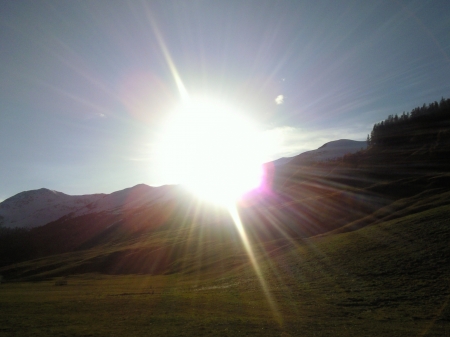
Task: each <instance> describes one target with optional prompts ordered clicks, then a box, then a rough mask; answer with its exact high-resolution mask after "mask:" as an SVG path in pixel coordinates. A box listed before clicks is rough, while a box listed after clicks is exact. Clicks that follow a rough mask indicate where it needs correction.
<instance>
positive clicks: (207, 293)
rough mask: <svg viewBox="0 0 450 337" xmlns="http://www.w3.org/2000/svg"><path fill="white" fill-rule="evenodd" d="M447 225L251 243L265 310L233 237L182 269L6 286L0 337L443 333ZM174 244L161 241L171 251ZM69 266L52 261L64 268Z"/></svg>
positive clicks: (184, 257)
mask: <svg viewBox="0 0 450 337" xmlns="http://www.w3.org/2000/svg"><path fill="white" fill-rule="evenodd" d="M449 218H450V206H440V207H436V208H433V209H430V210H427V211H423V212H420V213H416V214H413V215H408V216H404V217H401V218H398V219H394V220H390V221H387V222H382V223H379V224H377V225H372V226H367V227H365V228H362V229H360V230H358V231H353V232H349V233H344V234H338V235H327V236H321V237H317V238H311V239H304V240H301V241H299V240H297V241H290V240H278V241H276V242H266V243H264V244H259V245H258V244H257V243H254V244H253V249H254V250H255V255H256V257H257V261H258V265H259V267H260V271H261V275H263V277H264V280H265V282H266V285H267V288H268V289H269V291H270V296H269V298H271V300H272V305H269V301H268V300H267V296H266V295H265V293H264V292H263V291H262V287H261V283H260V282H259V281H258V278H257V277H256V276H255V275H256V274H255V272H254V269H253V268H252V266H251V264H250V263H248V262H246V261H248V260H247V259H246V257H245V252H244V251H243V250H242V249H241V248H239V247H240V244H236V243H233V242H230V241H228V242H226V241H224V242H222V247H221V248H220V247H219V246H220V245H219V243H218V242H215V243H214V247H216V249H215V251H216V253H215V254H209V255H208V254H206V253H205V252H206V251H212V249H206V248H207V247H206V246H203V247H199V249H197V250H194V251H192V252H190V253H189V254H180V255H179V259H180V260H179V263H181V265H183V269H182V270H180V272H178V273H174V274H171V275H155V276H148V275H127V276H106V275H100V274H84V275H79V276H71V277H69V278H68V285H67V286H65V287H55V286H54V285H53V284H54V281H53V280H51V281H42V282H38V283H30V282H26V283H6V284H3V285H2V286H1V287H0V312H2V313H3V314H2V315H0V332H1V333H2V335H4V336H16V335H31V336H33V335H34V336H47V335H58V336H126V335H155V336H156V335H162V334H164V335H176V336H182V335H186V336H199V335H220V336H227V335H229V336H235V335H255V336H256V335H268V336H289V335H291V336H298V335H303V336H361V335H364V336H396V335H397V336H415V335H420V336H444V335H448V334H449V333H450V307H449V299H450V289H449V286H450V283H449V280H450V267H449V265H450V248H449V244H448V243H449V242H450V226H449V222H448V219H449ZM161 235H162V234H161ZM182 237H184V238H185V239H186V238H188V236H187V235H186V233H184V235H182V233H180V236H178V239H181V238H182ZM160 239H162V237H161V238H160ZM167 240H168V239H167ZM171 240H172V243H166V244H169V245H170V244H174V245H177V246H178V245H179V242H177V241H176V239H171ZM137 244H142V243H137ZM211 244H213V243H211ZM204 245H206V243H204ZM110 249H112V248H110ZM202 249H203V252H201V250H202ZM78 254H88V253H87V252H80V253H78ZM89 254H94V255H95V254H96V253H95V250H94V251H91V252H90V253H89ZM70 258H74V256H73V255H71V254H68V255H63V256H59V257H53V258H52V259H60V261H59V262H62V265H66V264H69V265H70V263H72V262H70V261H69V259H70ZM41 263H43V262H42V261H41ZM222 263H223V264H224V265H222ZM33 264H36V262H34V263H33ZM202 266H203V267H205V266H207V267H205V268H202ZM29 267H30V268H31V265H30V266H29ZM4 313H7V314H6V315H5V314H4Z"/></svg>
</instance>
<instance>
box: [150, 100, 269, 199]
mask: <svg viewBox="0 0 450 337" xmlns="http://www.w3.org/2000/svg"><path fill="white" fill-rule="evenodd" d="M244 116H245V115H244V114H243V113H241V112H239V111H238V110H237V109H236V108H232V107H230V106H228V105H226V104H225V103H224V102H222V101H219V100H212V99H208V100H205V99H199V100H189V101H188V102H185V103H184V104H182V105H181V106H180V107H179V108H178V109H176V110H175V111H174V112H173V113H172V114H170V116H169V118H168V119H167V121H166V123H165V125H164V127H163V129H162V132H161V136H160V139H159V141H158V143H157V144H158V146H157V157H158V164H159V171H160V175H162V176H164V179H165V180H168V181H171V182H173V183H180V184H183V185H185V186H186V187H187V188H188V189H189V190H191V191H192V192H193V193H195V194H196V195H197V196H198V197H200V198H201V199H203V200H206V201H208V202H212V203H215V204H218V205H222V206H230V205H231V204H234V203H235V202H236V201H237V200H238V199H239V198H240V197H241V196H242V195H243V194H244V193H246V192H248V191H250V190H252V189H255V188H257V187H258V186H259V185H260V184H261V181H262V178H263V172H262V164H263V162H264V159H265V153H264V139H263V133H262V132H261V131H260V130H258V128H257V125H256V123H254V122H252V121H251V120H250V119H248V118H245V117H244Z"/></svg>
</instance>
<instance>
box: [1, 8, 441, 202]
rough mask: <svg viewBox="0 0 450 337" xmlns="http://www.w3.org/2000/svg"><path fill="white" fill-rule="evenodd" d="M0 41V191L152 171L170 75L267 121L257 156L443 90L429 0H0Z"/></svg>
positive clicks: (370, 120) (175, 97)
mask: <svg viewBox="0 0 450 337" xmlns="http://www.w3.org/2000/svg"><path fill="white" fill-rule="evenodd" d="M0 41H1V44H0V143H1V147H0V156H1V161H2V164H1V165H0V200H2V199H5V198H7V197H10V196H12V195H14V194H16V193H18V192H21V191H24V190H30V189H36V188H41V187H47V188H50V189H55V190H58V191H62V192H64V193H67V194H88V193H96V192H102V193H110V192H112V191H115V190H119V189H123V188H126V187H130V186H133V185H136V184H139V183H146V184H149V185H160V184H163V183H165V182H164V181H161V179H160V177H158V176H157V173H156V172H155V170H154V167H155V162H154V161H155V157H154V155H153V151H154V146H155V139H156V138H157V136H158V132H159V130H160V125H161V123H162V120H163V119H164V117H165V116H166V115H167V113H168V112H169V111H170V109H171V108H172V107H173V106H174V105H176V102H178V101H179V100H180V91H179V86H177V81H176V78H177V77H176V76H174V74H177V75H178V79H179V80H180V81H182V83H183V85H184V87H185V88H186V89H187V91H188V92H189V93H194V94H200V95H208V96H217V97H220V98H221V99H224V100H227V101H229V102H231V104H232V105H233V106H238V107H239V110H240V111H245V113H246V114H248V117H249V118H251V119H253V120H255V121H257V122H258V123H259V124H260V125H262V126H263V127H264V129H265V130H267V131H268V132H273V133H275V134H279V135H281V136H282V139H283V141H282V143H281V145H280V146H279V147H278V148H277V151H275V152H274V153H273V154H272V156H273V159H276V157H281V156H290V155H295V154H297V153H300V152H303V151H305V150H309V149H314V148H317V147H319V146H320V145H322V144H323V143H325V142H327V141H331V140H335V139H339V138H350V139H355V140H364V139H365V137H366V135H367V134H368V133H369V132H370V130H371V128H372V126H373V124H374V123H375V122H378V121H380V120H382V119H384V118H386V117H387V116H388V115H389V114H395V113H401V112H403V111H409V110H411V109H412V108H414V107H415V106H418V105H422V104H423V103H429V102H432V101H434V100H439V99H440V98H441V97H442V96H444V97H450V80H449V79H450V57H449V55H450V2H449V1H445V0H444V1H426V2H425V1H405V0H396V1H339V0H338V1H335V0H334V1H332V0H330V1H320V0H319V1H282V0H280V1H263V0H257V1H200V0H198V1H195V0H192V1H169V0H164V1H37V0H36V1H3V2H1V3H0ZM174 69H175V70H176V73H174ZM280 95H282V97H283V99H282V100H281V99H280V98H281V96H280ZM277 97H279V100H278V102H276V98H277ZM277 103H282V104H277Z"/></svg>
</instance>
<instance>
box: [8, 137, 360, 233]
mask: <svg viewBox="0 0 450 337" xmlns="http://www.w3.org/2000/svg"><path fill="white" fill-rule="evenodd" d="M366 146H367V144H366V142H360V141H353V140H348V139H339V140H336V141H331V142H328V143H325V144H324V145H322V146H321V147H319V148H318V149H316V150H311V151H307V152H303V153H301V154H299V155H297V156H294V157H290V158H279V159H277V160H275V161H273V162H272V163H273V164H274V166H279V165H284V164H287V163H289V162H290V161H292V160H295V161H298V160H302V161H308V162H311V161H314V160H317V161H323V160H328V159H334V158H338V157H341V156H343V155H345V154H347V153H354V152H356V151H357V150H359V149H361V148H365V147H366ZM173 186H174V185H163V186H159V187H152V186H148V185H146V184H138V185H135V186H132V187H128V188H125V189H122V190H119V191H115V192H112V193H109V194H105V193H96V194H83V195H69V194H65V193H63V192H59V191H54V190H50V189H47V188H40V189H37V190H30V191H24V192H20V193H18V194H16V195H14V196H12V197H10V198H7V199H6V200H4V201H3V202H1V203H0V226H4V227H9V228H19V227H23V228H33V227H39V226H43V225H45V224H47V223H50V222H52V221H55V220H57V219H59V218H61V217H63V216H66V215H68V214H73V215H74V216H81V215H85V214H88V213H92V212H114V211H116V212H120V210H122V209H124V208H127V209H130V208H137V207H140V206H143V205H144V204H149V203H151V202H156V201H158V202H160V201H168V200H169V199H171V198H173V195H176V192H175V191H173V192H174V193H171V191H172V190H175V188H174V187H173Z"/></svg>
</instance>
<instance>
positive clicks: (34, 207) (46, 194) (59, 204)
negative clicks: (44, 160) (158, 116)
mask: <svg viewBox="0 0 450 337" xmlns="http://www.w3.org/2000/svg"><path fill="white" fill-rule="evenodd" d="M176 189H177V188H176V187H174V186H168V185H167V186H161V187H150V186H147V185H144V184H140V185H136V186H134V187H130V188H126V189H124V190H121V191H117V192H113V193H111V194H91V195H67V194H64V193H62V192H58V191H53V190H49V189H46V188H41V189H38V190H31V191H25V192H21V193H18V194H16V195H14V196H12V197H11V198H8V199H6V200H4V201H3V202H2V203H0V226H3V227H8V228H33V227H39V226H43V225H45V224H47V223H50V222H52V221H55V220H57V219H59V218H61V217H63V216H66V215H68V214H71V215H72V216H81V215H85V214H89V213H99V212H120V211H122V210H125V209H132V208H136V207H140V206H142V205H145V204H150V203H152V202H157V201H158V202H159V201H166V200H170V199H172V198H175V197H176V191H175V190H176Z"/></svg>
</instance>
